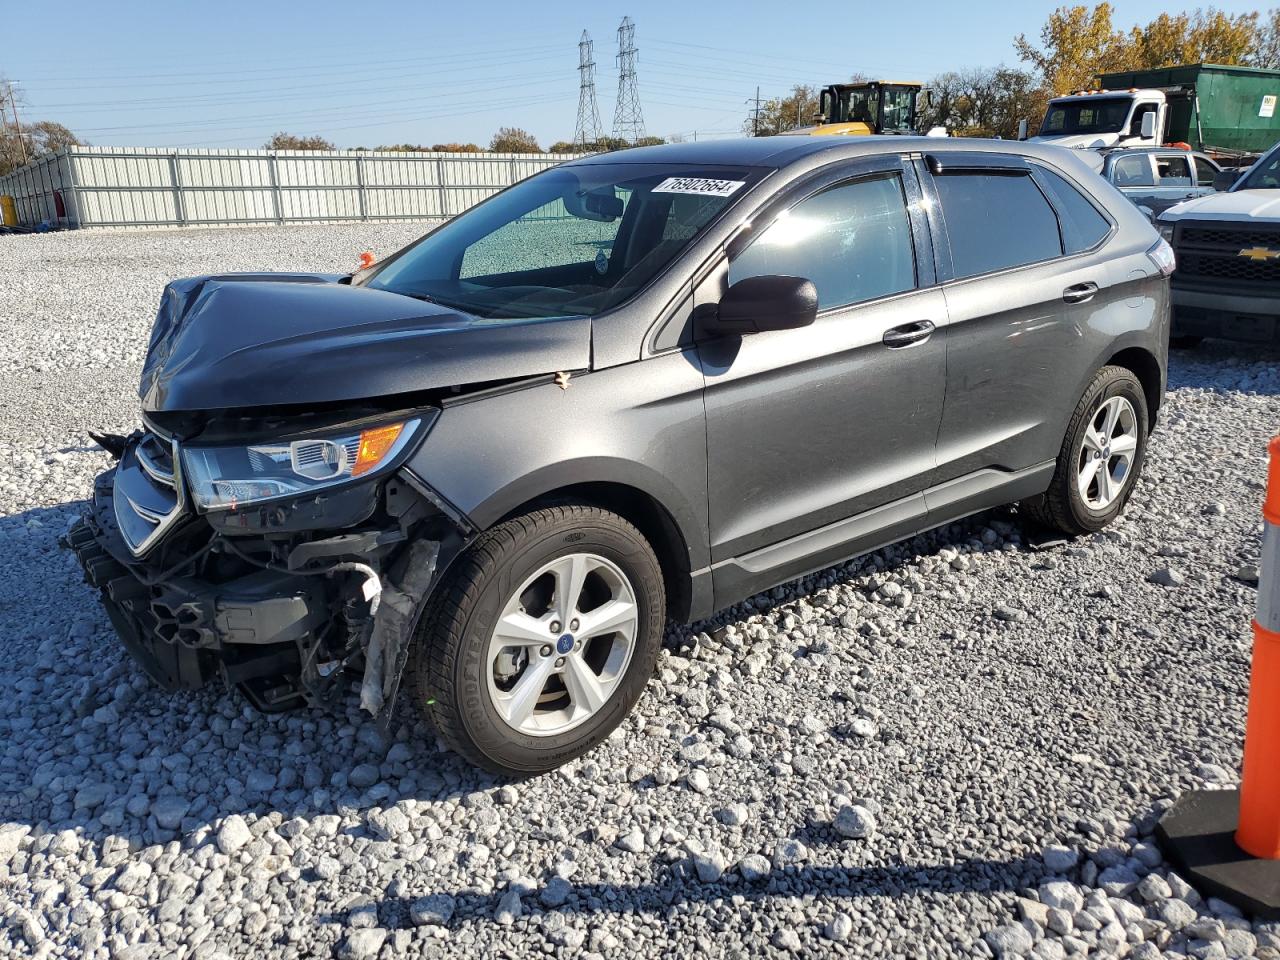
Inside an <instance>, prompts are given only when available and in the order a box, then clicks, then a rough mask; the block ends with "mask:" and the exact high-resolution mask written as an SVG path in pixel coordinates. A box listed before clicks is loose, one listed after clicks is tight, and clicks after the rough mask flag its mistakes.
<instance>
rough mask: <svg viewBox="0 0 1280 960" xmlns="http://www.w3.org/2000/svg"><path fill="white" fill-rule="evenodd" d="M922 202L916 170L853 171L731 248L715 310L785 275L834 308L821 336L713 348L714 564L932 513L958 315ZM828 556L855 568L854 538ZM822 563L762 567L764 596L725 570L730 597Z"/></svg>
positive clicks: (785, 207) (723, 587)
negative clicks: (851, 521)
mask: <svg viewBox="0 0 1280 960" xmlns="http://www.w3.org/2000/svg"><path fill="white" fill-rule="evenodd" d="M919 201H920V194H919V184H918V181H917V179H916V176H915V174H914V171H913V168H912V166H911V165H910V164H909V163H907V162H905V161H904V160H903V159H902V158H900V157H897V156H894V157H882V158H875V159H874V160H864V161H859V162H856V163H852V164H847V165H842V167H841V168H840V169H839V170H836V171H832V172H827V173H823V174H821V175H819V176H818V177H817V178H815V179H812V180H810V181H807V182H806V183H805V184H804V185H803V186H798V187H796V188H793V189H792V190H791V191H789V192H788V193H787V194H786V195H785V196H784V197H782V198H780V199H779V200H778V201H777V203H776V204H775V205H773V206H772V207H771V208H770V209H769V210H766V211H763V212H762V213H761V214H760V215H758V216H756V217H754V218H753V219H754V221H755V222H756V223H758V224H762V225H763V227H762V228H761V229H758V230H756V231H754V235H748V236H747V237H746V238H745V239H744V240H743V241H742V242H741V243H735V244H731V245H730V249H729V259H728V260H727V261H726V263H725V264H724V265H723V266H722V268H721V269H720V270H719V271H718V272H717V273H715V274H713V275H712V277H711V278H709V279H708V281H707V282H706V283H704V284H703V285H702V286H701V287H700V288H699V291H698V294H697V299H698V301H699V307H700V308H701V307H702V305H703V304H707V303H714V302H715V301H716V300H718V299H719V297H720V296H721V295H723V292H724V290H725V289H727V287H728V285H729V284H731V283H733V282H736V281H738V280H740V279H743V278H744V277H749V276H759V275H768V274H782V275H790V276H801V277H805V278H807V279H810V280H812V281H813V282H814V284H815V285H816V287H817V290H818V298H819V315H818V318H817V320H816V321H815V322H814V323H813V325H811V326H809V327H804V328H801V329H797V330H779V331H771V332H766V333H759V334H753V335H750V336H743V337H721V338H717V339H714V340H710V341H707V342H703V343H701V344H700V346H699V355H700V358H701V362H702V365H703V371H704V374H705V378H706V409H707V451H708V454H709V458H708V459H709V461H710V463H709V471H708V472H709V483H710V494H709V499H710V503H709V511H710V527H711V551H712V560H713V562H719V561H723V560H726V559H727V558H731V557H736V556H741V555H743V554H747V553H750V552H751V551H754V550H757V549H759V548H762V547H765V546H767V545H770V544H776V543H779V542H780V541H785V540H787V539H788V538H795V537H798V536H800V535H804V534H807V533H808V532H810V531H815V530H817V529H819V528H822V527H826V526H829V525H832V524H835V523H837V522H838V521H841V520H844V519H846V518H848V517H851V516H853V515H855V514H858V513H862V512H864V511H867V510H870V509H872V508H875V507H878V506H881V505H884V504H886V503H889V502H890V501H904V502H905V503H906V504H907V508H906V510H905V512H904V514H903V515H904V516H906V515H908V514H911V513H912V512H913V510H914V512H915V513H916V514H920V513H922V510H923V500H922V498H921V497H920V492H921V491H922V490H923V489H924V487H925V485H926V483H927V482H928V479H929V477H930V475H931V474H932V472H933V469H934V443H935V441H936V438H937V432H938V424H939V421H940V419H941V416H942V401H943V396H944V393H945V384H946V351H945V344H944V341H943V336H942V328H943V327H944V326H945V324H946V310H945V304H944V302H943V298H942V294H941V292H940V291H939V290H938V289H937V288H936V286H935V285H934V273H933V262H932V252H931V246H930V240H929V236H928V233H927V226H926V224H925V221H924V218H923V215H922V213H921V212H920V207H919ZM913 498H914V501H915V507H916V508H918V509H916V508H912V507H911V506H910V504H911V501H912V500H913ZM917 519H918V516H917ZM828 547H829V549H830V551H831V554H830V555H831V556H834V557H835V558H839V557H840V556H844V555H847V552H842V551H844V550H845V547H844V545H843V543H842V542H841V541H840V537H839V535H835V536H834V539H832V540H831V542H830V543H828ZM821 565H823V564H822V563H821V562H818V561H815V560H814V559H813V557H812V556H811V555H810V552H809V551H808V550H807V548H806V546H805V545H797V546H796V548H795V551H794V554H793V555H791V556H790V557H789V558H778V559H776V560H771V559H760V560H759V562H758V563H756V564H755V565H754V567H753V568H752V570H753V571H754V575H755V576H756V578H757V579H756V581H755V582H754V583H747V582H745V581H746V580H749V579H750V576H751V575H752V573H751V572H749V571H744V570H743V569H742V568H735V569H734V570H721V571H720V572H718V573H717V579H716V589H717V596H729V595H732V594H735V593H738V594H740V595H746V594H747V593H750V592H752V591H753V590H754V589H763V587H766V586H769V585H771V583H774V582H780V581H781V580H785V579H788V578H790V577H792V576H796V575H798V574H800V573H803V572H804V571H805V569H811V568H813V567H815V566H821ZM735 577H736V578H737V579H736V580H735V579H734V578H735ZM722 581H724V582H722ZM731 581H732V582H731Z"/></svg>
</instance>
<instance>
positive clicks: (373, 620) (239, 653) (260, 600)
mask: <svg viewBox="0 0 1280 960" xmlns="http://www.w3.org/2000/svg"><path fill="white" fill-rule="evenodd" d="M127 456H128V453H126V458H127ZM116 476H117V471H116V470H115V469H112V470H108V471H107V472H105V473H103V474H101V475H99V476H98V477H97V479H96V481H95V483H94V494H93V501H92V503H91V504H90V505H89V509H88V510H87V511H86V513H85V515H84V517H83V518H82V519H81V520H80V521H79V522H78V523H76V524H75V525H74V526H73V527H72V528H71V530H70V531H69V532H68V534H67V537H66V542H67V545H68V546H69V547H70V548H71V549H72V550H73V551H74V552H75V554H76V557H77V558H78V559H79V561H80V565H81V567H82V568H83V569H84V573H85V579H86V581H87V582H88V583H90V584H91V585H92V586H94V587H97V588H98V589H99V590H100V591H101V594H102V602H103V605H104V607H105V608H106V611H107V615H108V616H109V618H110V619H111V622H112V625H113V626H114V627H115V629H116V632H117V633H118V634H119V636H120V639H121V641H122V642H123V643H124V645H125V647H126V649H127V650H128V651H129V653H130V654H131V655H132V656H133V658H134V659H135V660H136V661H137V662H138V664H139V665H140V666H142V668H143V669H144V670H145V671H146V672H147V673H148V674H149V675H150V676H151V677H152V678H153V679H154V680H155V681H156V682H157V683H158V684H160V685H161V686H162V687H164V688H165V689H166V690H170V691H176V690H182V689H195V688H198V687H201V686H203V685H205V684H206V683H209V682H210V681H212V680H215V679H222V680H223V681H224V682H226V683H227V684H228V685H231V686H234V687H236V688H237V689H239V690H240V692H241V693H242V694H244V696H245V697H246V698H247V699H248V700H249V701H250V703H251V704H253V705H254V706H255V707H257V708H258V709H260V710H263V711H266V712H276V711H280V710H285V709H290V708H293V707H297V706H301V705H304V704H307V703H324V702H332V701H334V700H335V699H337V698H338V697H340V696H341V695H342V694H343V693H344V692H345V690H346V689H347V687H348V686H349V680H350V679H351V678H350V677H349V676H344V673H345V671H347V670H348V668H352V667H361V666H363V667H364V668H365V676H364V683H363V687H362V697H361V700H362V703H363V704H364V705H365V706H366V708H367V709H369V711H370V712H371V713H373V714H375V715H380V714H382V713H383V708H384V707H389V706H390V705H391V703H392V702H393V701H394V698H395V695H396V692H397V690H398V687H399V681H400V675H401V673H402V672H403V669H404V666H405V662H406V661H407V659H408V648H409V642H410V639H411V635H412V632H413V629H414V628H415V626H416V622H417V615H418V612H419V610H420V609H421V604H422V601H423V599H424V598H425V596H426V594H427V592H428V590H429V589H430V586H431V585H432V584H433V583H434V580H435V573H436V562H437V558H438V556H439V543H438V542H437V541H435V540H427V539H417V540H416V541H415V542H413V543H409V544H406V543H405V541H407V540H408V539H409V531H408V529H407V526H408V521H407V520H406V517H405V516H402V517H401V518H400V519H401V520H402V521H404V522H405V528H403V529H394V528H393V529H392V530H389V531H386V532H384V533H381V534H379V533H377V532H376V531H375V532H370V533H367V534H365V535H364V536H363V537H361V538H357V539H359V540H360V542H361V543H363V544H366V545H370V546H368V547H367V553H365V554H360V555H357V556H343V555H342V554H340V553H336V552H334V553H333V554H332V556H329V555H327V554H326V553H325V545H326V544H329V543H332V542H334V541H333V540H323V539H320V540H312V541H309V542H308V543H307V545H306V548H307V549H309V550H313V552H318V553H319V554H320V558H321V562H327V563H328V564H329V566H328V568H327V569H319V570H315V569H313V570H310V571H308V572H302V571H296V572H295V571H291V570H287V569H279V568H276V567H275V566H273V565H272V566H271V568H270V569H263V568H262V567H261V566H254V565H250V564H247V563H240V562H239V561H238V560H237V556H238V553H237V551H238V550H239V547H237V546H235V545H234V544H232V545H230V546H229V545H228V544H227V538H224V537H223V536H222V535H221V534H219V533H217V532H216V531H214V530H213V529H212V528H211V527H210V526H209V524H208V523H207V522H205V521H204V520H203V519H201V518H198V517H194V516H188V517H187V518H185V519H184V520H182V521H181V522H179V523H177V524H175V525H174V529H173V530H172V532H171V534H170V535H169V536H170V540H169V541H167V542H166V543H165V544H163V545H161V546H159V547H158V548H157V549H155V550H153V551H150V552H148V553H147V554H146V555H145V557H141V558H140V557H138V556H136V555H135V554H134V552H133V551H131V550H130V548H129V545H128V542H127V540H126V537H125V536H124V534H123V533H122V531H121V529H120V526H119V522H118V516H119V513H118V512H117V509H116V507H117V504H116V502H115V501H116V497H117V493H116V490H115V482H116ZM401 486H403V485H401ZM400 495H401V496H405V495H407V494H404V493H401V494H400ZM123 512H125V514H126V516H128V511H123ZM420 513H421V511H418V514H420ZM407 516H413V513H412V512H409V513H408V514H407ZM388 522H390V521H388ZM423 527H425V528H426V529H425V531H424V530H423V529H422V528H423ZM335 532H336V533H342V531H329V533H335ZM414 532H415V533H417V534H423V533H424V532H425V533H428V534H430V533H435V532H436V529H435V528H433V527H432V525H431V524H430V523H429V522H428V523H419V525H418V527H417V528H415V530H414ZM318 533H319V535H320V536H323V535H324V534H323V533H320V532H318ZM334 539H336V540H338V541H342V542H343V546H342V548H341V549H342V550H346V549H348V547H347V543H348V542H349V541H350V540H351V539H352V537H351V536H350V535H349V534H348V535H347V536H345V537H344V536H339V537H337V538H334ZM315 548H319V550H318V551H316V550H315ZM334 549H335V550H336V549H337V548H334ZM228 551H230V552H228ZM353 560H355V561H359V562H358V563H355V562H351V561H353ZM344 561H345V562H344ZM353 567H360V568H362V571H363V572H362V571H360V570H357V571H352V570H351V569H350V568H353ZM210 571H216V575H214V576H212V577H210V576H209V575H208V574H209V572H210ZM371 575H376V577H377V579H378V585H379V587H380V594H379V602H378V603H376V604H375V603H370V602H369V600H370V598H369V596H368V595H367V594H366V593H365V591H364V590H362V587H364V586H365V582H366V580H367V579H368V578H369V577H370V576H371Z"/></svg>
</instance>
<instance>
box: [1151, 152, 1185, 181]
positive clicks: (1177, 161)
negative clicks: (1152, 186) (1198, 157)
mask: <svg viewBox="0 0 1280 960" xmlns="http://www.w3.org/2000/svg"><path fill="white" fill-rule="evenodd" d="M1156 174H1157V175H1158V176H1159V177H1160V186H1162V187H1189V186H1191V165H1190V164H1189V163H1187V158H1186V157H1167V156H1163V157H1156Z"/></svg>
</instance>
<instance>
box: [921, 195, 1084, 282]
mask: <svg viewBox="0 0 1280 960" xmlns="http://www.w3.org/2000/svg"><path fill="white" fill-rule="evenodd" d="M934 183H935V185H936V187H937V191H938V199H939V201H940V202H941V204H942V217H943V221H944V222H945V223H946V228H947V237H948V239H949V240H950V242H951V262H952V266H953V268H954V270H955V277H956V279H957V280H960V279H963V278H965V277H976V276H978V275H979V274H983V273H994V272H995V271H997V270H1007V269H1009V268H1010V267H1020V266H1024V265H1025V264H1029V263H1038V262H1040V261H1042V260H1052V259H1053V258H1055V257H1060V256H1062V239H1061V237H1060V236H1059V233H1058V218H1057V217H1056V216H1055V215H1054V212H1053V208H1052V207H1051V206H1049V201H1048V200H1047V199H1045V195H1044V194H1043V193H1041V192H1040V188H1039V187H1038V186H1036V182H1035V181H1034V180H1032V179H1031V175H1030V174H1029V173H1027V172H1023V171H1018V172H1011V173H1005V172H1003V171H1002V172H998V173H997V172H994V171H989V170H981V171H957V172H955V173H942V174H940V175H938V176H936V177H935V178H934Z"/></svg>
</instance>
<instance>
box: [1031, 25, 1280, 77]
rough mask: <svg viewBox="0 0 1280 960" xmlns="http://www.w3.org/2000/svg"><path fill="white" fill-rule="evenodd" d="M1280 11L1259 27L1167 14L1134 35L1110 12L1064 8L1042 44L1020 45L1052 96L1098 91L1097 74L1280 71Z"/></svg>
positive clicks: (1047, 29)
mask: <svg viewBox="0 0 1280 960" xmlns="http://www.w3.org/2000/svg"><path fill="white" fill-rule="evenodd" d="M1278 20H1280V11H1276V10H1273V11H1271V13H1270V14H1268V15H1267V18H1266V19H1265V20H1264V21H1263V22H1262V23H1259V16H1258V14H1256V13H1241V14H1237V15H1234V16H1233V15H1230V14H1226V13H1223V12H1222V11H1221V10H1216V9H1214V8H1213V7H1209V8H1208V9H1204V10H1202V9H1199V8H1197V9H1195V10H1193V11H1191V12H1190V13H1162V14H1160V15H1159V16H1158V17H1156V18H1155V19H1154V20H1152V21H1150V22H1149V23H1146V24H1139V25H1137V26H1134V27H1132V28H1130V29H1129V31H1128V32H1124V31H1121V30H1117V29H1116V28H1115V26H1114V25H1113V23H1112V7H1111V4H1109V3H1100V4H1098V5H1097V6H1094V7H1086V6H1074V7H1059V8H1058V9H1057V10H1055V11H1054V12H1053V13H1052V14H1050V15H1049V19H1048V21H1047V22H1046V23H1045V25H1044V27H1043V28H1042V29H1041V31H1040V45H1039V46H1037V45H1036V44H1034V43H1032V42H1031V41H1030V40H1028V39H1027V38H1026V37H1025V36H1023V35H1019V36H1018V37H1016V38H1015V39H1014V47H1015V48H1016V49H1017V51H1018V56H1019V57H1020V58H1021V59H1022V60H1023V61H1025V62H1027V63H1029V64H1031V65H1032V66H1033V67H1034V68H1035V69H1036V71H1037V73H1038V74H1039V75H1040V77H1041V79H1042V80H1043V82H1044V84H1045V86H1046V87H1047V88H1048V89H1049V90H1050V91H1052V92H1054V93H1064V92H1066V91H1070V90H1078V89H1081V88H1087V87H1092V86H1093V84H1094V83H1095V82H1096V80H1097V77H1098V75H1099V74H1102V73H1111V72H1113V71H1121V70H1148V69H1154V68H1157V67H1171V66H1176V65H1178V64H1183V63H1224V64H1246V63H1247V64H1253V65H1254V66H1266V65H1269V64H1270V65H1280V22H1278Z"/></svg>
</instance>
